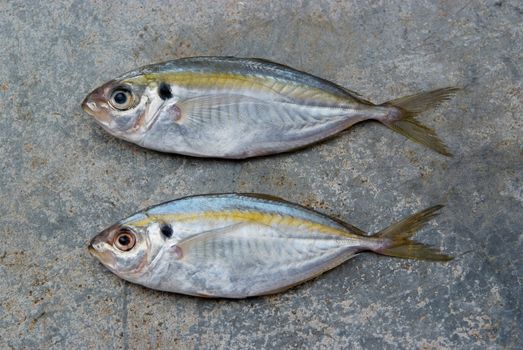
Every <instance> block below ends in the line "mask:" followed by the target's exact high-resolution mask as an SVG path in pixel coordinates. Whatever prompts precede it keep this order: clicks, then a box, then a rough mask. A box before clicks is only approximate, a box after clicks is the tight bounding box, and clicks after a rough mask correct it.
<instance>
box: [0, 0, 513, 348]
mask: <svg viewBox="0 0 523 350" xmlns="http://www.w3.org/2000/svg"><path fill="white" fill-rule="evenodd" d="M521 23H523V4H522V3H521V2H520V1H516V0H513V1H509V0H507V1H501V0H499V1H490V0H478V1H467V2H465V1H431V0H422V1H418V0H411V1H403V0H396V1H375V2H371V3H370V4H367V2H366V1H356V0H353V1H347V2H335V1H332V2H322V3H321V4H317V3H316V2H312V1H311V2H309V1H302V2H301V1H300V2H298V1H292V2H291V1H288V2H282V3H277V2H268V1H256V2H254V1H253V2H236V1H224V0H221V1H215V2H212V5H211V2H207V1H193V2H184V1H179V2H172V3H170V4H169V3H167V2H163V1H159V2H149V1H126V2H122V3H121V4H120V5H118V4H115V3H113V2H107V1H92V2H87V1H65V0H64V1H48V2H40V4H36V3H33V2H32V1H2V2H0V42H1V49H0V114H1V118H0V140H1V142H0V164H1V169H2V176H1V178H0V191H1V195H2V200H1V201H0V209H1V212H2V215H1V217H0V223H1V225H0V282H1V285H0V287H1V289H0V302H1V305H0V348H2V349H5V348H15V349H18V348H64V349H72V348H84V349H93V348H100V349H102V348H108V349H113V348H114V349H116V348H123V349H134V348H137V349H146V348H167V349H190V348H204V349H205V348H221V349H233V348H247V349H260V348H283V349H290V348H311V349H312V348H314V349H334V348H353V349H381V348H425V349H440V348H448V349H455V348H460V349H484V348H494V349H495V348H512V349H517V348H519V349H521V348H522V347H523V339H522V334H521V324H522V323H523V314H522V305H521V304H522V300H523V293H522V285H521V283H522V278H523V276H522V270H523V262H522V259H521V252H522V249H523V235H522V229H523V187H522V182H523V148H522V140H523V123H522V113H523V103H522V101H523V93H522V74H523V67H522V62H523V54H522V52H523V50H522V48H523V35H522V34H523V26H522V25H521ZM190 55H237V56H258V57H265V58H269V59H273V60H276V61H279V62H283V63H287V64H289V65H291V66H295V67H297V68H300V69H303V70H306V71H309V72H312V73H315V74H318V75H321V76H322V77H325V78H327V79H331V80H333V81H336V82H338V83H340V84H342V85H345V86H347V87H350V88H352V89H354V90H356V91H358V92H360V93H361V94H363V95H364V96H367V97H368V98H370V99H371V100H373V101H375V102H382V101H386V100H389V99H392V98H396V97H399V96H403V95H407V94H410V93H414V92H418V91H422V90H428V89H433V88H437V87H443V86H448V85H459V86H464V87H465V88H466V89H465V91H464V92H463V93H461V94H460V95H458V96H457V97H456V98H455V99H454V100H452V101H451V102H449V103H447V104H446V105H444V106H442V107H441V108H440V109H438V110H437V111H435V112H432V113H427V114H425V115H423V117H422V120H423V121H424V122H425V123H427V124H429V125H431V126H433V127H435V128H436V129H437V130H438V132H439V134H440V135H441V137H442V138H443V139H444V140H445V141H446V142H447V143H448V145H449V146H450V147H451V149H452V150H453V151H454V153H455V155H456V156H455V157H454V158H452V159H448V158H444V157H441V156H439V155H438V154H436V153H434V152H431V151H429V150H427V149H424V148H423V147H421V146H418V145H416V144H414V143H413V142H410V141H407V140H405V139H404V138H403V137H402V136H400V135H397V134H394V133H393V132H391V131H390V130H387V129H386V128H384V127H382V126H380V125H377V124H372V123H371V124H369V123H367V124H361V125H358V126H356V127H354V128H353V129H352V130H350V131H348V132H346V133H345V134H343V135H342V136H340V137H338V138H335V139H333V140H331V141H329V142H326V143H323V144H321V145H318V146H315V147H312V148H308V149H306V150H304V151H300V152H298V153H294V154H286V155H280V156H276V157H268V158H261V159H254V160H249V161H244V162H231V161H217V160H202V159H192V158H187V157H182V156H176V155H166V154H160V153H156V152H153V151H148V150H144V149H140V148H138V147H136V146H134V145H132V144H129V143H126V142H123V141H119V140H117V139H115V138H113V137H111V136H109V135H108V134H106V133H105V132H103V131H102V130H101V128H100V127H98V126H97V125H96V124H95V123H94V122H93V120H91V119H90V118H89V117H88V116H87V115H86V114H85V113H83V112H82V110H81V109H80V102H81V100H82V99H83V97H84V96H85V95H86V94H87V93H88V92H89V91H90V90H91V89H92V88H94V87H96V86H98V85H99V84H101V83H102V82H105V81H107V80H108V79H110V78H112V77H114V76H116V75H118V74H120V73H122V72H125V71H127V70H129V69H132V68H134V67H137V66H140V65H144V64H148V63H152V62H157V61H162V60H167V59H172V58H176V57H181V56H190ZM228 191H242V192H244V191H255V192H265V193H269V194H273V195H278V196H282V197H285V198H287V199H289V200H292V201H294V202H298V203H302V204H305V205H307V206H309V207H312V208H315V209H318V210H321V211H323V212H326V213H328V214H332V215H335V216H338V217H340V218H343V219H345V220H348V221H349V222H351V223H353V224H354V225H357V226H360V227H361V228H363V229H366V230H369V231H376V230H378V229H380V228H382V227H384V226H386V225H388V224H389V223H391V222H393V221H394V220H397V219H399V218H401V217H403V216H405V215H408V214H410V213H413V212H414V211H417V210H420V209H423V208H425V207H427V206H429V205H432V204H435V203H439V202H444V203H446V204H447V207H446V209H445V210H444V211H443V213H442V215H441V216H440V217H438V219H437V220H435V221H434V222H433V223H432V224H431V225H429V228H428V229H426V230H425V231H423V232H422V233H420V234H419V235H418V238H419V239H420V240H422V241H424V242H431V243H433V244H435V245H436V246H439V247H441V248H442V249H444V250H445V251H447V252H450V253H451V254H453V255H455V256H456V257H457V258H456V260H455V261H453V262H451V263H449V264H437V263H426V262H415V261H405V260H399V259H393V258H387V257H380V256H376V255H372V254H366V255H361V256H359V257H358V258H356V259H354V260H353V261H351V262H349V263H347V264H345V265H343V266H341V267H339V268H337V269H335V270H333V271H331V272H330V273H327V274H326V275H324V276H322V277H320V278H318V279H316V280H314V281H312V282H309V283H307V284H305V285H303V286H301V287H299V288H296V289H293V290H291V291H289V292H287V293H284V294H279V295H275V296H270V297H262V298H254V299H249V300H243V301H223V300H205V299H198V298H193V297H185V296H181V295H174V294H167V293H160V292H155V291H152V290H147V289H145V288H142V287H139V286H136V285H131V284H128V283H125V282H123V281H122V280H120V279H118V278H117V277H116V276H114V275H112V274H111V273H110V272H109V271H107V270H106V269H105V268H103V267H102V266H101V265H100V264H99V263H98V262H97V261H96V260H95V259H93V258H92V257H91V256H89V254H88V252H87V250H86V242H87V241H88V240H89V238H90V237H92V236H93V235H94V234H95V233H96V232H98V231H99V230H101V229H102V228H104V227H106V226H108V225H109V224H111V223H113V222H114V221H116V220H118V219H120V218H122V217H125V216H127V215H129V214H130V213H132V212H134V211H136V210H138V209H140V208H143V207H145V206H147V205H150V204H153V203H157V202H161V201H165V200H169V199H173V198H177V197H180V196H184V195H189V194H195V193H208V192H228Z"/></svg>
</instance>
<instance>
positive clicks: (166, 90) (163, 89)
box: [158, 83, 173, 101]
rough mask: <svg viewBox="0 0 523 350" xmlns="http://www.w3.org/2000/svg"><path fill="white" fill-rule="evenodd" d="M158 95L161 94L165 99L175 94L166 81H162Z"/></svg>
mask: <svg viewBox="0 0 523 350" xmlns="http://www.w3.org/2000/svg"><path fill="white" fill-rule="evenodd" d="M158 96H160V98H161V99H162V100H164V101H165V100H168V99H170V98H172V97H173V94H172V92H171V88H170V87H169V85H167V84H166V83H160V86H158Z"/></svg>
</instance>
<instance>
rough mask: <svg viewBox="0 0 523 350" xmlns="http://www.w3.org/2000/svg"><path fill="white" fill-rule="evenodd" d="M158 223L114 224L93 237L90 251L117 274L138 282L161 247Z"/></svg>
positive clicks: (161, 241)
mask: <svg viewBox="0 0 523 350" xmlns="http://www.w3.org/2000/svg"><path fill="white" fill-rule="evenodd" d="M156 226H158V225H150V226H145V227H139V226H133V225H128V224H124V223H118V224H115V225H112V226H111V227H109V228H107V229H105V230H103V231H102V232H100V233H99V234H98V235H96V236H95V237H94V238H93V239H92V240H91V242H90V244H89V247H88V249H89V252H90V253H91V254H92V255H93V256H94V257H96V258H97V259H98V260H99V261H100V262H101V263H102V264H103V265H104V266H105V267H107V268H108V269H109V270H111V271H112V272H113V273H114V274H116V275H117V276H119V277H121V278H123V279H126V280H129V281H139V278H140V277H141V276H142V275H144V274H145V273H146V272H147V271H148V270H149V268H150V267H151V262H152V261H153V260H154V259H155V257H156V256H157V255H158V254H159V253H160V251H161V248H162V243H163V240H162V239H161V237H159V235H160V233H159V231H160V229H159V227H156ZM159 238H160V239H159Z"/></svg>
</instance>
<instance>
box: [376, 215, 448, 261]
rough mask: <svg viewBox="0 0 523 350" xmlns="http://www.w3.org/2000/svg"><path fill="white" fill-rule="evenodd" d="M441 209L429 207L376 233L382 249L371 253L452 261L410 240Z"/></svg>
mask: <svg viewBox="0 0 523 350" xmlns="http://www.w3.org/2000/svg"><path fill="white" fill-rule="evenodd" d="M441 208H443V206H442V205H436V206H433V207H430V208H428V209H425V210H423V211H421V212H419V213H417V214H414V215H411V216H409V217H407V218H405V219H403V220H401V221H399V222H397V223H395V224H392V225H391V226H389V227H387V228H386V229H384V230H382V231H380V232H378V233H377V234H376V235H375V236H374V237H378V238H382V239H383V242H382V247H380V248H378V249H373V251H374V252H376V253H378V254H382V255H388V256H395V257H398V258H405V259H419V260H432V261H449V260H452V257H450V256H448V255H445V254H443V253H442V252H440V251H439V250H437V249H434V248H431V247H429V246H427V245H424V244H422V243H419V242H416V241H414V240H411V239H410V237H411V236H413V235H414V234H415V233H416V231H418V230H419V229H420V228H422V227H423V226H424V225H425V224H426V223H427V222H429V221H430V220H431V219H433V218H434V217H435V216H436V215H438V210H440V209H441Z"/></svg>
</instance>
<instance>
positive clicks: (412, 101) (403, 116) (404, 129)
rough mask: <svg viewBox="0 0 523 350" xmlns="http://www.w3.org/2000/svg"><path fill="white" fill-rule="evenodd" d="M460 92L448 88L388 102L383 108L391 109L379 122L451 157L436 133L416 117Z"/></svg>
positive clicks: (453, 88)
mask: <svg viewBox="0 0 523 350" xmlns="http://www.w3.org/2000/svg"><path fill="white" fill-rule="evenodd" d="M458 90H459V88H455V87H447V88H443V89H438V90H433V91H429V92H422V93H419V94H415V95H411V96H406V97H401V98H398V99H395V100H392V101H388V102H386V103H384V104H382V106H385V107H391V108H389V111H388V113H387V114H386V115H385V116H384V117H382V118H379V119H378V120H379V121H380V122H381V123H383V124H385V125H386V126H387V127H389V128H391V129H392V130H394V131H396V132H398V133H400V134H402V135H403V136H405V137H407V138H409V139H411V140H413V141H415V142H418V143H420V144H422V145H424V146H427V147H428V148H430V149H432V150H434V151H436V152H438V153H440V154H443V155H445V156H449V157H451V156H452V153H451V152H450V151H449V149H448V148H447V146H446V145H445V144H444V143H443V141H441V139H440V138H439V137H438V135H437V134H436V132H435V131H434V130H432V129H431V128H429V127H427V126H425V125H423V124H421V123H420V122H419V121H418V120H416V116H417V115H418V114H419V113H421V112H423V111H426V110H428V109H432V108H435V107H437V106H438V105H440V104H441V103H443V102H444V101H447V100H449V99H450V98H451V97H452V96H453V95H454V94H455V93H456V92H457V91H458Z"/></svg>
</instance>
